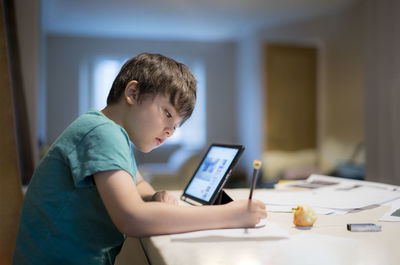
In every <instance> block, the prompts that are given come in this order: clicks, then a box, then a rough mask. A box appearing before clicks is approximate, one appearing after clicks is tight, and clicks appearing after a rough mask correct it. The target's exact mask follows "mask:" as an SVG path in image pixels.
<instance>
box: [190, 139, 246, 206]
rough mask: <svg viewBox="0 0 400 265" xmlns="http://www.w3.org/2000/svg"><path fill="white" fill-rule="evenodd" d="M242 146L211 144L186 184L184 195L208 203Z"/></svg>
mask: <svg viewBox="0 0 400 265" xmlns="http://www.w3.org/2000/svg"><path fill="white" fill-rule="evenodd" d="M242 150H243V147H242V146H233V145H232V146H229V145H217V144H213V145H211V146H210V148H209V149H208V152H207V154H206V155H205V156H204V158H203V160H202V162H201V164H200V166H199V167H198V169H197V170H196V172H195V174H194V176H193V177H192V179H191V180H190V182H189V184H188V185H187V187H186V189H185V191H184V195H188V196H190V197H192V198H196V199H198V200H200V201H203V202H205V203H209V202H210V201H211V200H212V198H213V196H214V195H215V193H216V192H218V191H219V188H220V186H221V184H222V183H223V182H224V181H225V177H228V176H227V175H228V173H230V172H229V171H230V170H231V169H232V167H233V165H234V162H236V160H237V158H238V157H239V155H240V153H241V151H242Z"/></svg>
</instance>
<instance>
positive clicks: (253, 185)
mask: <svg viewBox="0 0 400 265" xmlns="http://www.w3.org/2000/svg"><path fill="white" fill-rule="evenodd" d="M260 167H261V161H259V160H254V161H253V168H254V170H253V178H252V180H251V187H250V194H249V200H251V199H252V198H253V191H254V189H255V188H256V182H257V173H258V170H259V169H260Z"/></svg>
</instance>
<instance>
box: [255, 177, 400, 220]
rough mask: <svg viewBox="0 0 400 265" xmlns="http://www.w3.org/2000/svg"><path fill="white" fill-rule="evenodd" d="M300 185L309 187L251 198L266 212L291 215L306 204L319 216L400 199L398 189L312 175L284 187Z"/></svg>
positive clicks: (262, 194)
mask: <svg viewBox="0 0 400 265" xmlns="http://www.w3.org/2000/svg"><path fill="white" fill-rule="evenodd" d="M324 183H325V184H324ZM312 185H314V186H312ZM300 186H304V187H307V186H312V188H305V189H302V190H298V189H297V190H279V189H278V190H273V191H262V192H259V193H255V195H254V198H255V199H259V200H261V201H263V202H265V204H266V205H267V210H269V211H283V212H290V211H291V209H292V208H296V207H297V206H298V205H304V204H307V205H310V206H311V207H312V208H313V209H314V210H315V211H316V212H317V213H318V214H344V213H347V212H349V211H353V210H360V209H368V208H371V207H376V206H379V205H383V204H387V203H390V202H392V201H395V200H397V199H400V187H398V186H393V185H387V184H381V183H373V182H367V181H357V180H348V179H342V178H335V177H328V176H321V175H312V176H310V178H308V179H307V180H302V181H294V182H290V183H287V184H285V187H287V188H288V187H300ZM279 188H282V185H281V186H280V187H279Z"/></svg>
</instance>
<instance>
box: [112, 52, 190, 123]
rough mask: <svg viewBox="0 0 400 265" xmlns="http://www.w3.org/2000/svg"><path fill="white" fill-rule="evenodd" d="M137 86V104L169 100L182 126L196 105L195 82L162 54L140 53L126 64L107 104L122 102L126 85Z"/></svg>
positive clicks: (187, 71)
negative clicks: (151, 99)
mask: <svg viewBox="0 0 400 265" xmlns="http://www.w3.org/2000/svg"><path fill="white" fill-rule="evenodd" d="M132 80H136V81H137V82H138V85H137V87H138V89H139V93H138V102H141V101H142V100H143V97H144V96H152V97H155V96H156V95H159V94H160V95H166V96H169V98H170V102H171V104H172V106H174V108H175V109H176V111H177V112H178V114H179V116H180V117H181V118H182V123H181V124H183V123H184V122H185V121H186V120H187V119H188V118H189V117H190V115H192V112H193V109H194V105H195V102H196V78H195V77H194V76H193V74H192V73H191V72H190V70H189V68H188V67H187V66H186V65H184V64H182V63H179V62H176V61H175V60H173V59H171V58H168V57H166V56H163V55H161V54H151V53H141V54H139V55H137V56H135V57H133V58H132V59H130V60H128V61H127V62H126V63H125V64H124V65H123V66H122V68H121V70H120V72H119V73H118V75H117V77H116V78H115V80H114V83H113V84H112V87H111V90H110V93H109V94H108V97H107V104H108V105H111V104H114V103H117V102H118V101H119V100H120V99H121V95H122V94H123V92H124V90H125V88H126V86H127V84H128V83H129V82H130V81H132Z"/></svg>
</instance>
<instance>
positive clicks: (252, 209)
mask: <svg viewBox="0 0 400 265" xmlns="http://www.w3.org/2000/svg"><path fill="white" fill-rule="evenodd" d="M228 205H229V206H230V207H233V209H234V211H235V212H236V213H235V215H236V218H235V223H234V224H233V225H234V226H235V227H255V226H256V225H257V224H258V223H259V222H260V221H261V219H264V218H267V211H266V209H265V208H266V207H265V204H264V203H263V202H261V201H259V200H240V201H233V202H230V203H229V204H228Z"/></svg>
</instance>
